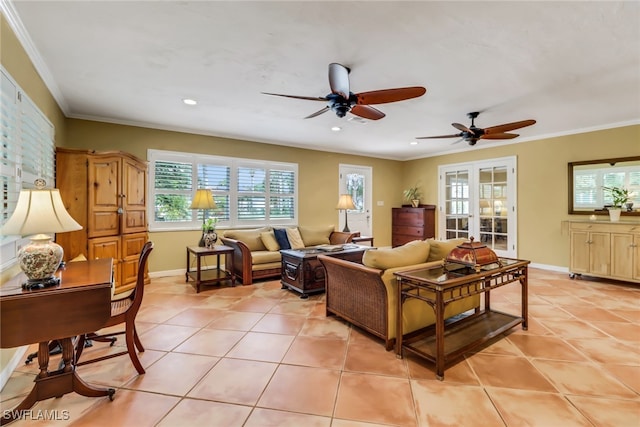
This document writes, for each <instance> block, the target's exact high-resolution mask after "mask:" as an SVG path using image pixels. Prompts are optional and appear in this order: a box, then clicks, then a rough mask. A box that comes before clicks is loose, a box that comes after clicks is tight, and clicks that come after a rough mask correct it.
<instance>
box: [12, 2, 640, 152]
mask: <svg viewBox="0 0 640 427" xmlns="http://www.w3.org/2000/svg"><path fill="white" fill-rule="evenodd" d="M1 1H2V10H3V12H4V13H5V16H7V18H8V19H9V21H10V22H11V24H12V26H13V27H14V29H15V31H16V32H17V33H18V35H19V37H20V38H21V40H22V41H23V44H26V48H27V50H28V52H29V54H30V56H31V57H32V60H33V61H34V63H35V64H36V67H37V68H38V70H39V72H40V73H41V75H42V76H43V78H44V79H45V81H46V83H47V85H48V86H49V89H50V90H51V92H52V93H53V94H54V96H55V97H56V99H57V101H58V103H59V104H60V106H61V108H62V109H63V111H64V113H65V114H66V115H67V116H68V117H74V118H86V119H92V120H99V121H106V122H115V123H125V124H134V125H141V126H147V127H154V128H160V129H173V130H180V131H187V132H193V133H201V134H206V135H216V136H222V137H230V138H237V139H244V140H252V141H259V142H266V143H273V144H281V145H289V146H297V147H303V148H312V149H319V150H325V151H335V152H344V153H354V154H362V155H368V156H374V157H382V158H389V159H411V158H419V157H427V156H432V155H435V154H438V153H444V152H455V151H461V150H467V149H473V150H478V149H482V148H483V147H489V146H495V144H507V143H518V142H525V141H528V140H532V139H539V138H541V137H548V136H554V135H563V134H568V133H576V132H581V131H585V130H594V129H601V128H609V127H615V126H620V125H624V124H632V123H640V3H639V2H636V1H631V2H621V1H608V2H520V1H513V2H485V1H473V2H400V1H390V2H377V1H376V2H368V1H353V2H349V1H340V2H337V1H299V2H293V1H286V2H272V1H252V2H249V1H196V2H188V1H51V0H49V1H42V2H39V1H10V2H7V0H1ZM330 62H339V63H342V64H344V65H346V66H348V67H350V68H351V69H352V72H351V90H352V91H353V92H356V93H357V92H363V91H369V90H376V89H387V88H394V87H404V86H425V87H426V88H427V94H426V95H424V96H422V97H420V98H416V99H412V100H408V101H402V102H397V103H392V104H383V105H379V106H376V107H377V108H378V109H380V110H382V111H383V112H385V113H386V115H387V117H385V118H383V119H381V120H378V121H368V120H351V121H350V120H348V119H349V118H353V117H354V116H352V115H350V114H349V115H347V117H345V118H342V119H340V118H338V117H336V115H335V114H333V113H332V112H328V113H326V114H323V115H321V116H319V117H316V118H312V119H307V120H305V119H303V117H305V116H307V115H309V114H311V113H312V112H315V111H317V110H319V109H320V108H322V107H323V104H322V103H320V102H314V101H305V100H297V99H289V98H280V97H273V96H267V95H263V94H261V92H275V93H284V94H293V95H303V96H313V97H317V96H325V95H326V94H328V93H329V92H330V90H329V83H328V77H327V73H328V71H327V68H328V64H329V63H330ZM183 98H194V99H196V100H198V102H199V103H198V105H197V106H195V107H189V106H186V105H184V104H183V103H182V102H181V100H182V99H183ZM470 111H481V112H482V114H480V117H479V118H478V119H476V125H477V126H479V127H488V126H494V125H498V124H502V123H507V122H513V121H518V120H524V119H535V120H537V122H538V123H537V124H535V125H534V126H530V127H527V128H524V129H521V130H519V131H514V132H516V133H519V134H520V135H521V136H520V137H519V138H516V139H515V140H511V141H501V142H498V141H494V142H491V141H480V142H479V143H478V144H477V145H476V146H475V147H470V146H468V145H466V143H464V142H460V143H458V144H452V142H454V141H456V139H442V140H421V141H420V143H419V144H418V145H415V146H414V145H409V143H410V142H411V141H414V138H415V137H418V136H428V135H442V134H454V133H457V132H458V131H457V130H456V129H454V128H453V127H451V123H453V122H458V123H463V124H465V125H468V124H470V121H469V119H468V118H467V117H466V113H468V112H470ZM335 125H338V126H341V127H342V128H343V129H342V131H341V132H337V133H336V132H332V131H331V130H330V128H331V127H332V126H335ZM185 149H188V147H185Z"/></svg>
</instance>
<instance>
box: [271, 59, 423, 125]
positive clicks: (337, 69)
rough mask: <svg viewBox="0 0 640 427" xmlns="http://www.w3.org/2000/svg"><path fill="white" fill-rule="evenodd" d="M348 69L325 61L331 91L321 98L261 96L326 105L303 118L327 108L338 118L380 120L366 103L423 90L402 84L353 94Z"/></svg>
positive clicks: (399, 98) (398, 98) (414, 94)
mask: <svg viewBox="0 0 640 427" xmlns="http://www.w3.org/2000/svg"><path fill="white" fill-rule="evenodd" d="M350 72H351V70H350V69H349V68H347V67H345V66H344V65H342V64H338V63H335V62H333V63H331V64H329V87H330V88H331V93H330V94H328V95H327V96H325V97H312V96H298V95H284V94H280V93H270V92H263V94H265V95H274V96H283V97H285V98H295V99H304V100H307V101H323V102H326V103H327V105H326V106H325V107H324V108H322V109H320V110H318V111H316V112H315V113H312V114H309V115H308V116H307V117H305V119H310V118H313V117H317V116H319V115H321V114H323V113H326V112H327V111H329V110H331V111H333V112H334V113H336V116H338V117H341V118H342V117H345V116H346V115H347V113H351V114H354V115H356V116H359V117H362V118H365V119H369V120H380V119H381V118H383V117H385V114H384V113H383V112H382V111H380V110H378V109H377V108H374V107H372V106H371V105H369V104H386V103H389V102H397V101H404V100H407V99H412V98H417V97H420V96H422V95H424V94H425V93H426V92H427V89H425V88H424V87H422V86H412V87H403V88H395V89H381V90H373V91H370V92H361V93H353V92H351V89H350V82H349V73H350Z"/></svg>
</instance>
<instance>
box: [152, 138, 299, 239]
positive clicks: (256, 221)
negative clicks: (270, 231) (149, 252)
mask: <svg viewBox="0 0 640 427" xmlns="http://www.w3.org/2000/svg"><path fill="white" fill-rule="evenodd" d="M148 158H149V161H150V173H149V174H150V179H149V184H150V189H149V194H150V195H151V200H152V201H153V203H151V204H150V209H153V212H150V213H149V218H151V221H150V223H149V228H150V230H151V231H160V230H180V229H184V230H189V229H196V228H200V226H201V225H202V220H203V216H204V215H205V213H204V212H203V211H202V210H192V209H190V208H189V206H190V205H191V200H192V198H193V196H194V195H195V192H196V190H197V189H199V188H207V189H210V190H211V191H212V193H213V198H214V200H215V202H216V209H215V210H214V211H213V212H207V217H211V216H215V217H216V218H217V219H218V226H219V227H220V226H222V227H229V228H232V227H244V226H246V227H253V226H260V225H265V224H296V223H297V216H298V214H297V211H298V209H297V187H298V165H297V164H295V163H279V162H264V161H256V160H248V159H239V158H234V157H220V156H207V155H202V154H191V153H180V152H172V151H161V150H149V152H148Z"/></svg>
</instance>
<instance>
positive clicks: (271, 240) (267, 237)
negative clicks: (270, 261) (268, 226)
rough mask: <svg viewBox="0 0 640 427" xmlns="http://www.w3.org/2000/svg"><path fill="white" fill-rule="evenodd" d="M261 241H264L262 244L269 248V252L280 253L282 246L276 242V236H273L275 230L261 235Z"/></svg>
mask: <svg viewBox="0 0 640 427" xmlns="http://www.w3.org/2000/svg"><path fill="white" fill-rule="evenodd" d="M260 239H262V243H263V244H264V246H265V247H266V248H267V250H268V251H279V250H280V245H279V244H278V241H277V240H276V235H275V234H273V230H269V231H265V232H263V233H260Z"/></svg>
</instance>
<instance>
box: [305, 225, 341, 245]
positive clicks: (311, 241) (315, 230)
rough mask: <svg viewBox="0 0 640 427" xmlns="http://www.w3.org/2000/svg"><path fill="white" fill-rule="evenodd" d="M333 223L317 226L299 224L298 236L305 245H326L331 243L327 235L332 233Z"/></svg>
mask: <svg viewBox="0 0 640 427" xmlns="http://www.w3.org/2000/svg"><path fill="white" fill-rule="evenodd" d="M333 230H334V226H333V225H325V226H319V227H309V226H307V227H305V226H299V227H298V231H300V236H301V237H302V241H303V242H304V245H305V246H317V245H328V244H330V243H331V241H330V240H329V236H331V233H333Z"/></svg>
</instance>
